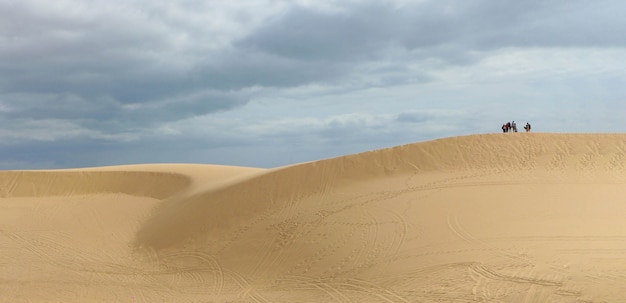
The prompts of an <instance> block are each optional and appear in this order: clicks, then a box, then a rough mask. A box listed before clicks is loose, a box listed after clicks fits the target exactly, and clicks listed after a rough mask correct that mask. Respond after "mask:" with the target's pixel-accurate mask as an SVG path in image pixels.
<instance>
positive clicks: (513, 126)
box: [511, 121, 517, 133]
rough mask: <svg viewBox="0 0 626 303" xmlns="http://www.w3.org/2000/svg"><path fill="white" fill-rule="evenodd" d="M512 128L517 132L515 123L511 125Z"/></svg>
mask: <svg viewBox="0 0 626 303" xmlns="http://www.w3.org/2000/svg"><path fill="white" fill-rule="evenodd" d="M511 128H512V129H513V132H515V133H516V132H517V124H515V121H513V122H512V123H511Z"/></svg>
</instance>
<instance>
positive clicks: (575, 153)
mask: <svg viewBox="0 0 626 303" xmlns="http://www.w3.org/2000/svg"><path fill="white" fill-rule="evenodd" d="M625 151H626V137H625V136H624V135H622V134H600V135H598V134H546V133H532V134H526V133H523V134H522V133H520V134H503V135H501V134H487V135H472V136H463V137H453V138H444V139H438V140H433V141H428V142H420V143H415V144H408V145H402V146H397V147H393V148H386V149H381V150H374V151H369V152H364V153H359V154H355V155H348V156H343V157H337V158H332V159H326V160H320V161H314V162H309V163H302V164H298V165H291V166H287V167H280V168H277V169H273V170H268V171H266V172H264V173H263V174H260V175H258V176H256V177H255V178H254V179H249V180H243V181H242V182H239V183H235V184H232V185H231V186H229V187H225V188H219V189H218V190H215V189H212V190H209V191H205V192H203V193H199V194H196V195H195V196H193V197H191V198H190V197H185V201H184V202H183V201H180V200H179V199H175V200H172V201H168V203H164V204H163V205H162V206H161V208H162V209H161V210H160V211H159V212H158V213H157V214H156V215H155V216H154V217H153V218H151V220H149V221H148V222H147V224H146V227H145V228H144V230H142V231H141V232H140V235H139V240H138V242H139V243H141V244H142V245H149V246H154V247H158V248H162V247H164V246H168V245H172V244H173V243H175V242H178V243H180V241H184V240H185V239H186V238H188V237H191V236H193V235H194V234H198V233H203V232H210V230H211V229H212V228H218V229H219V228H220V226H221V225H222V224H229V223H232V221H234V220H237V219H241V220H244V221H245V220H246V216H247V215H254V214H255V213H257V212H259V211H262V210H263V209H265V208H268V207H284V206H285V204H287V203H289V202H290V201H294V200H298V199H302V198H303V197H306V196H309V195H312V194H316V193H320V192H324V191H327V190H330V189H329V187H339V186H341V185H342V184H346V183H353V182H359V181H362V180H367V179H376V178H381V177H383V178H384V177H393V176H396V175H402V174H417V175H419V174H427V173H430V172H439V173H441V172H446V171H455V172H458V171H474V172H477V171H489V172H492V173H497V172H498V171H507V172H509V173H510V172H511V171H529V170H532V171H533V173H534V174H542V173H544V174H545V173H547V172H552V177H553V179H555V180H558V179H559V176H557V172H558V171H559V169H568V171H571V170H573V171H582V172H584V171H587V173H584V174H579V175H577V176H567V178H570V179H572V180H575V179H579V178H583V179H589V178H592V179H596V180H597V179H598V178H602V179H603V180H602V182H613V181H615V182H619V181H620V179H615V178H618V177H623V176H624V171H625V167H624V164H623V162H622V161H621V160H622V155H624V153H625ZM600 155H602V157H601V158H598V157H599V156H600ZM589 157H594V159H593V161H592V162H593V163H591V161H588V162H590V163H589V165H586V164H585V162H586V161H585V159H586V158H589ZM568 162H570V163H568ZM589 169H594V170H596V172H595V173H594V174H593V175H590V174H589V171H588V170H589ZM481 173H483V172H481ZM483 174H484V173H483ZM607 179H609V180H607ZM541 182H550V180H542V181H541ZM222 201H232V203H228V204H223V203H222ZM214 208H219V209H220V211H219V212H216V213H218V214H221V213H222V212H230V213H234V214H237V216H236V217H235V218H233V217H224V216H221V215H218V216H216V217H214V218H213V217H212V212H211V211H210V210H211V209H214ZM209 218H210V219H209ZM207 221H210V222H212V223H211V224H207ZM233 224H236V223H233ZM171 226H176V228H171ZM226 228H228V226H226ZM151 229H152V230H151Z"/></svg>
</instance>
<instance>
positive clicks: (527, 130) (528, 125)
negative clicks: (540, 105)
mask: <svg viewBox="0 0 626 303" xmlns="http://www.w3.org/2000/svg"><path fill="white" fill-rule="evenodd" d="M524 129H525V130H526V132H527V133H528V132H530V123H528V122H526V126H524Z"/></svg>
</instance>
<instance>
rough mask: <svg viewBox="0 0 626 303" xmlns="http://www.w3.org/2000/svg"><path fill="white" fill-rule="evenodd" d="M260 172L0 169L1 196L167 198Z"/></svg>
mask: <svg viewBox="0 0 626 303" xmlns="http://www.w3.org/2000/svg"><path fill="white" fill-rule="evenodd" d="M258 171H263V169H258V168H248V167H232V166H220V165H199V164H143V165H120V166H110V167H93V168H80V169H61V170H39V171H37V170H32V171H0V197H47V196H68V195H81V194H83V195H84V194H96V193H123V194H128V195H132V196H145V197H152V198H156V199H165V198H168V197H170V196H173V195H175V194H180V193H181V192H185V191H188V190H191V189H192V188H191V187H192V186H202V187H203V188H204V189H206V188H209V187H210V186H211V185H212V184H214V183H220V182H223V181H224V180H225V179H228V178H232V177H234V176H238V175H242V174H247V173H251V172H258ZM200 184H201V185H200ZM194 188H195V187H194Z"/></svg>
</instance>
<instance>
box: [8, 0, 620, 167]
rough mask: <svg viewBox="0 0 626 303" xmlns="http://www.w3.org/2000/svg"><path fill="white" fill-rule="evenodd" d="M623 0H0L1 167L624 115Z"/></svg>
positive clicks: (229, 161)
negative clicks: (507, 123) (505, 123)
mask: <svg viewBox="0 0 626 303" xmlns="http://www.w3.org/2000/svg"><path fill="white" fill-rule="evenodd" d="M625 15H626V2H624V1H622V0H596V1H588V0H584V1H583V0H524V1H520V0H515V1H509V0H463V1H460V0H379V1H356V0H293V1H286V0H246V1H243V0H242V1H225V0H170V1H149V0H90V1H85V0H55V1H49V0H0V119H1V121H2V126H1V127H0V169H45V168H68V167H87V166H101V165H117V164H132V163H162V162H169V163H172V162H173V163H208V164H225V165H238V166H255V167H268V168H269V167H276V166H282V165H287V164H292V163H299V162H304V161H313V160H320V159H325V158H330V157H335V156H341V155H346V154H352V153H357V152H362V151H368V150H373V149H378V148H384V147H392V146H396V145H401V144H407V143H412V142H418V141H425V140H431V139H436V138H442V137H449V136H458V135H466V134H474V133H492V132H499V131H500V126H501V125H502V123H504V122H506V121H510V120H515V121H517V123H518V124H525V123H526V122H527V121H528V122H530V123H531V124H532V125H533V130H536V131H544V132H625V131H626V122H625V120H626V115H625V114H626V85H625V84H626V18H624V16H625Z"/></svg>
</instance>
